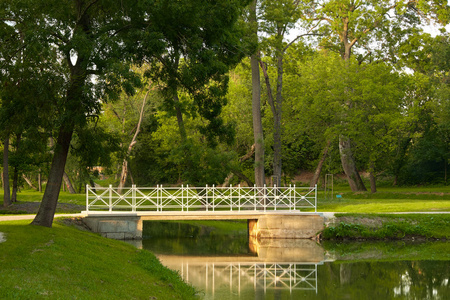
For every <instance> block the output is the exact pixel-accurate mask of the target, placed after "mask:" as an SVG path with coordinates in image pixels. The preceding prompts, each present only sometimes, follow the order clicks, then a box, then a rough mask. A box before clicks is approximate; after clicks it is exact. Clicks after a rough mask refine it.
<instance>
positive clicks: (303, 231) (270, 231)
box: [248, 214, 324, 239]
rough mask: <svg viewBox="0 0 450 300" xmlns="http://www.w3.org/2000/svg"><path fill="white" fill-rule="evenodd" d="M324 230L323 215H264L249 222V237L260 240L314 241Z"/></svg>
mask: <svg viewBox="0 0 450 300" xmlns="http://www.w3.org/2000/svg"><path fill="white" fill-rule="evenodd" d="M323 229H324V218H323V216H322V215H321V214H308V215H295V216H288V215H283V216H282V217H280V216H277V215H263V216H261V217H258V219H252V220H248V230H249V236H250V237H253V238H258V239H312V238H315V237H316V235H317V233H318V232H320V231H322V230H323Z"/></svg>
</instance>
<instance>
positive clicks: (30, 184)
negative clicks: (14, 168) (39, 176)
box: [22, 174, 37, 190]
mask: <svg viewBox="0 0 450 300" xmlns="http://www.w3.org/2000/svg"><path fill="white" fill-rule="evenodd" d="M22 178H23V179H24V180H25V182H26V183H27V184H28V185H29V186H30V188H32V189H33V190H37V188H36V187H35V186H34V184H33V182H32V181H31V179H30V178H28V177H27V175H25V174H22Z"/></svg>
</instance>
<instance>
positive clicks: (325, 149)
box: [309, 141, 331, 187]
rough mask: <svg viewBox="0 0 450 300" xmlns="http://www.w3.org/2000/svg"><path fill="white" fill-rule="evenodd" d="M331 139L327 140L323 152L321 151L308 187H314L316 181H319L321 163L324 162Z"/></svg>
mask: <svg viewBox="0 0 450 300" xmlns="http://www.w3.org/2000/svg"><path fill="white" fill-rule="evenodd" d="M330 144H331V141H328V142H327V145H326V146H325V148H324V149H323V153H322V157H321V158H320V160H319V163H318V164H317V168H316V170H315V171H314V176H313V178H312V179H311V182H310V183H309V186H310V187H315V186H316V184H317V182H319V177H320V173H321V172H322V167H323V164H324V162H325V159H326V158H327V155H328V149H329V147H330Z"/></svg>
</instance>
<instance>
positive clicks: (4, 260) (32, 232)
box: [0, 221, 195, 299]
mask: <svg viewBox="0 0 450 300" xmlns="http://www.w3.org/2000/svg"><path fill="white" fill-rule="evenodd" d="M28 223H29V221H15V222H0V232H2V233H3V235H4V238H5V239H6V241H4V242H2V243H0V249H1V251H0V295H1V298H3V299H194V298H195V290H194V289H193V288H192V287H191V286H189V285H187V284H185V283H184V282H183V281H182V280H181V279H180V277H179V276H178V274H177V273H176V272H174V271H172V270H169V269H167V268H166V267H164V266H162V265H161V264H160V263H159V261H158V260H157V258H156V257H155V256H154V255H153V254H151V253H150V252H148V251H145V250H137V249H136V248H134V247H133V246H131V245H128V244H126V243H124V242H121V241H116V240H110V239H105V238H102V237H100V236H98V235H96V234H93V233H90V232H87V231H81V230H78V229H77V228H74V227H72V226H67V225H63V224H61V223H55V224H54V225H53V228H51V229H50V228H45V227H41V226H32V225H28Z"/></svg>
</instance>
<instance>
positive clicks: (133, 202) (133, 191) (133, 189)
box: [131, 184, 136, 212]
mask: <svg viewBox="0 0 450 300" xmlns="http://www.w3.org/2000/svg"><path fill="white" fill-rule="evenodd" d="M131 211H133V212H135V211H136V185H135V184H133V185H132V186H131Z"/></svg>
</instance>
